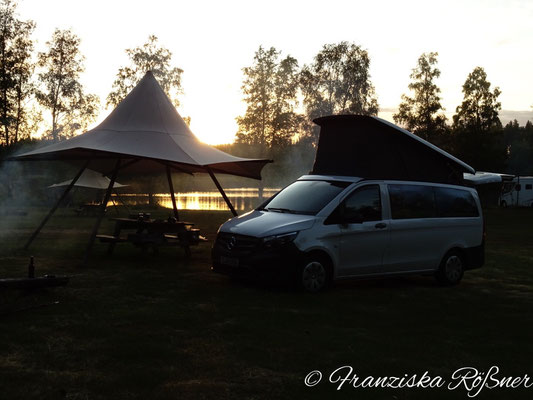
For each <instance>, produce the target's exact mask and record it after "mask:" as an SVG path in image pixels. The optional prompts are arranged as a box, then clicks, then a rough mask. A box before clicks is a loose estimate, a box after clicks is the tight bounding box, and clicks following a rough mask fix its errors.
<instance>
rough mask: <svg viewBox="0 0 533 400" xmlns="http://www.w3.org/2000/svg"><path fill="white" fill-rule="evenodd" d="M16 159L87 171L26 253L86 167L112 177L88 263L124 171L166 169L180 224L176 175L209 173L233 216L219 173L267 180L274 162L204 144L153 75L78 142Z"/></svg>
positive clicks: (55, 207)
mask: <svg viewBox="0 0 533 400" xmlns="http://www.w3.org/2000/svg"><path fill="white" fill-rule="evenodd" d="M11 159H13V160H20V161H32V160H63V161H68V162H72V163H75V164H77V165H80V167H81V168H80V170H79V172H78V173H77V175H76V176H75V177H74V179H73V180H72V182H71V183H70V184H69V185H68V186H67V188H66V190H65V192H64V193H63V196H61V198H60V199H59V200H58V202H57V203H56V205H55V206H54V207H53V208H52V210H50V212H49V214H48V215H47V216H46V217H45V219H44V220H43V221H42V223H41V225H40V226H39V227H38V228H37V230H36V231H35V232H34V234H33V235H32V236H31V237H30V239H29V240H28V242H27V243H26V245H25V248H28V247H29V245H30V244H31V242H32V241H33V239H34V238H35V237H36V236H37V235H38V233H39V231H40V230H41V229H42V227H43V226H44V225H45V224H46V222H47V221H48V219H49V218H50V217H51V215H52V214H53V213H54V211H55V210H56V209H57V207H58V205H59V204H60V203H61V201H62V200H63V199H64V198H65V197H66V195H67V193H68V192H69V191H70V189H71V188H72V186H73V185H75V183H76V181H77V180H78V179H79V178H80V176H81V175H82V173H83V171H84V170H85V169H86V168H90V169H92V170H95V171H98V172H100V173H101V174H102V175H110V176H111V178H110V181H109V186H108V188H107V191H106V195H105V197H104V200H103V202H102V208H101V212H100V214H99V217H98V218H97V221H96V222H95V226H94V228H93V232H92V234H91V237H90V240H89V244H88V247H87V251H86V255H85V261H84V262H86V261H87V259H88V256H89V254H90V251H91V249H92V246H93V243H94V240H95V237H96V234H97V232H98V228H99V226H100V222H101V220H102V217H103V215H104V211H105V205H106V204H107V202H108V201H109V197H110V195H111V189H112V188H113V185H114V183H115V180H116V178H117V175H118V173H119V172H121V173H122V172H124V171H127V172H128V173H139V174H147V173H153V172H157V171H161V170H166V174H167V179H168V184H169V189H170V194H171V198H172V204H173V209H174V214H175V217H176V219H179V218H178V210H177V207H176V200H175V197H174V188H173V184H172V177H171V172H172V171H176V172H185V173H189V174H193V173H196V172H205V173H208V174H209V175H210V177H211V178H212V179H213V182H214V183H215V185H216V186H217V188H218V190H219V191H220V193H221V195H222V197H223V198H224V200H225V201H226V203H227V205H228V207H229V209H230V210H231V212H232V213H233V215H237V213H236V211H235V209H234V207H233V205H232V204H231V202H230V201H229V199H228V197H227V196H226V194H225V193H224V190H223V189H222V187H221V186H220V183H219V182H218V180H217V179H216V177H215V173H223V174H231V175H237V176H242V177H247V178H253V179H261V170H262V168H263V167H264V166H265V164H267V163H269V162H272V161H271V160H266V159H247V158H240V157H235V156H232V155H230V154H227V153H224V152H223V151H220V150H218V149H215V148H213V147H211V146H209V145H207V144H204V143H201V142H200V141H199V140H198V139H197V138H196V137H195V136H194V134H193V133H192V132H191V130H190V129H189V127H188V126H187V124H186V123H185V121H183V119H182V118H181V116H180V115H179V113H178V112H177V110H176V108H175V107H174V105H173V104H172V102H171V101H170V100H169V98H168V97H167V95H166V94H165V92H164V91H163V89H162V88H161V86H160V85H159V83H158V82H157V80H156V79H155V78H154V76H153V74H152V73H151V72H150V71H148V72H147V73H146V75H145V76H144V77H143V79H142V80H141V81H140V82H139V83H138V84H137V86H136V87H135V88H134V89H133V90H132V91H131V92H130V93H129V94H128V96H126V98H125V99H124V100H123V101H122V102H121V103H120V104H119V105H118V106H117V107H116V108H115V109H114V110H113V111H112V112H111V114H109V116H108V117H107V118H106V119H105V120H104V121H103V122H102V123H101V124H100V125H98V126H97V127H96V128H94V129H92V130H90V131H88V132H86V133H84V134H82V135H79V136H76V137H74V138H72V139H69V140H66V141H63V142H59V143H54V144H51V145H48V146H44V147H42V148H39V149H36V150H33V151H30V152H27V153H23V154H19V155H16V156H14V157H12V158H11Z"/></svg>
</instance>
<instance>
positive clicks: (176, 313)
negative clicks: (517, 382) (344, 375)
mask: <svg viewBox="0 0 533 400" xmlns="http://www.w3.org/2000/svg"><path fill="white" fill-rule="evenodd" d="M43 212H44V210H39V209H34V210H30V213H29V215H28V216H26V217H2V221H1V223H0V224H1V225H0V277H15V276H24V274H25V273H26V267H27V263H28V258H29V256H30V255H34V256H35V261H36V272H37V274H38V275H42V274H45V273H53V274H58V275H59V274H68V275H72V279H71V282H70V284H69V285H68V286H67V287H64V288H56V289H49V290H43V291H38V292H33V293H27V292H20V291H16V292H14V291H3V292H0V302H1V303H0V399H61V398H67V399H240V398H246V399H274V398H286V399H300V398H317V399H318V398H350V399H355V398H358V399H367V398H369V399H429V398H431V399H433V398H442V399H456V398H457V399H466V398H467V396H466V392H465V391H464V390H455V391H448V390H442V389H435V390H423V389H410V390H402V391H399V390H391V389H388V390H384V389H353V388H351V387H349V386H348V384H346V385H345V386H344V387H343V388H342V390H340V391H336V390H335V389H336V387H335V386H334V385H332V384H328V383H327V382H322V383H321V384H319V385H317V386H316V387H314V388H312V389H310V388H306V387H305V386H304V384H303V379H304V377H305V376H306V375H307V373H309V372H310V371H311V370H315V369H318V370H321V371H322V372H323V373H324V377H325V379H327V376H328V375H329V373H331V372H332V371H333V370H334V369H336V368H338V367H340V366H342V365H351V366H353V368H354V370H355V372H356V373H357V374H358V375H359V376H363V377H365V376H368V375H373V376H391V375H397V376H403V375H404V374H409V375H412V374H418V375H420V374H422V373H423V372H424V371H429V374H430V375H431V376H437V375H440V376H442V377H443V378H444V379H447V380H449V378H450V376H451V374H452V373H453V371H455V370H456V369H458V368H460V367H464V366H474V367H476V368H478V369H480V370H483V371H485V370H487V369H488V368H489V367H490V366H492V365H497V366H499V367H500V368H501V370H502V375H506V376H509V375H513V376H523V375H524V374H526V373H527V374H528V375H530V376H531V375H533V364H532V363H531V360H532V359H533V346H532V345H531V339H532V332H533V317H532V313H533V273H532V269H533V246H532V243H533V228H532V226H533V210H530V209H523V210H521V209H514V210H513V209H507V210H489V211H488V212H486V220H487V231H488V237H487V246H486V249H487V252H486V265H485V267H483V268H482V269H479V270H475V271H469V272H467V273H466V274H465V277H464V279H463V282H462V283H461V284H460V285H459V286H458V287H454V288H441V287H439V286H437V285H436V284H435V282H434V281H433V279H431V278H424V277H410V278H398V279H384V280H374V281H352V282H343V283H340V284H337V285H336V286H335V287H334V288H332V289H331V290H329V291H327V292H325V293H322V294H319V295H309V294H305V293H299V292H295V291H292V290H290V289H287V288H283V287H270V286H267V285H258V284H244V283H238V282H234V281H231V280H229V279H228V278H226V277H224V276H219V275H216V274H213V273H211V271H210V246H211V243H212V242H209V243H205V244H201V245H200V246H198V247H196V248H194V249H193V255H192V258H191V259H190V261H187V260H186V259H185V257H184V255H183V254H182V251H180V250H179V249H176V248H164V249H162V250H161V251H160V254H159V255H158V256H153V255H152V254H148V255H145V256H143V255H142V254H141V252H140V251H139V250H138V249H135V248H133V247H130V245H129V244H122V245H117V247H116V251H115V254H114V255H113V256H112V257H111V258H110V257H107V256H106V254H105V251H106V246H105V245H102V244H100V243H98V242H97V243H95V247H94V252H93V255H92V257H91V259H90V262H89V265H88V267H87V268H80V267H79V263H80V260H81V259H82V256H83V252H84V249H85V246H86V244H87V240H88V232H89V231H90V229H91V227H92V224H93V223H94V219H92V218H82V217H74V216H72V215H71V213H72V212H71V211H70V210H60V211H59V212H58V214H57V216H54V218H52V219H51V221H50V222H49V224H48V225H47V226H46V227H45V228H44V229H43V232H42V234H41V235H40V236H39V237H38V238H37V240H36V241H35V242H34V244H33V245H32V247H31V248H30V250H29V251H22V250H20V248H21V247H22V245H23V244H24V241H25V240H26V239H27V237H28V236H29V234H30V233H31V230H32V229H33V228H35V226H36V225H37V223H38V221H39V218H41V217H42V216H43V215H44V214H43ZM166 213H168V211H154V212H152V214H153V215H154V214H155V216H160V217H165V216H166ZM109 216H111V217H112V216H113V214H110V215H109ZM229 217H230V215H229V213H226V212H193V211H190V212H184V215H183V216H182V219H184V220H191V221H193V222H195V223H196V225H197V226H198V227H200V228H201V229H202V232H203V233H204V234H206V235H207V237H208V238H209V239H210V240H212V239H213V238H214V236H215V234H216V230H217V228H218V226H219V225H220V224H221V223H222V222H224V221H225V220H226V219H227V218H229ZM100 231H101V232H111V231H112V223H111V222H109V221H107V220H106V221H104V223H103V224H102V227H101V230H100ZM55 301H59V304H53V303H54V302H55ZM42 305H45V306H42ZM40 306H41V307H40ZM532 391H533V389H529V391H524V390H509V389H508V390H497V391H495V390H491V391H489V390H485V391H483V392H482V394H481V395H480V396H478V397H477V398H481V399H484V398H495V399H500V398H506V399H514V398H530V397H531V393H532Z"/></svg>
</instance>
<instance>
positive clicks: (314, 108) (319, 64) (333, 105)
mask: <svg viewBox="0 0 533 400" xmlns="http://www.w3.org/2000/svg"><path fill="white" fill-rule="evenodd" d="M369 68H370V58H369V56H368V52H367V51H366V50H363V49H362V48H361V47H360V46H358V45H356V44H354V43H348V42H340V43H338V44H326V45H324V46H323V47H322V50H321V51H320V52H319V53H318V54H317V55H316V56H315V58H314V61H313V63H312V64H311V65H305V66H304V67H303V69H302V72H301V76H300V83H301V89H302V93H303V96H304V105H305V108H306V111H307V115H308V116H309V118H310V119H314V118H317V117H320V116H324V115H331V114H363V115H377V113H378V110H379V106H378V102H377V98H376V94H375V89H374V86H373V85H372V83H371V81H370V73H369Z"/></svg>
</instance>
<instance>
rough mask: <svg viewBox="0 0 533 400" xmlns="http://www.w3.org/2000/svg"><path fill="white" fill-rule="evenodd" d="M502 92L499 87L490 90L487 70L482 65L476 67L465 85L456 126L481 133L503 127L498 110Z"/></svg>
mask: <svg viewBox="0 0 533 400" xmlns="http://www.w3.org/2000/svg"><path fill="white" fill-rule="evenodd" d="M500 94H501V91H500V89H499V88H498V87H496V88H494V90H493V91H491V90H490V82H489V81H487V73H486V72H485V70H484V69H483V68H481V67H476V68H474V70H473V71H472V72H471V73H470V74H468V78H467V79H466V81H465V83H464V85H463V95H464V99H463V102H462V104H461V105H460V106H458V107H457V109H456V114H455V115H454V116H453V125H454V128H456V129H457V128H459V129H466V130H469V131H471V132H480V133H481V132H488V131H490V130H491V129H493V128H501V126H502V125H501V122H500V119H499V117H498V111H500V110H501V108H502V106H501V103H500V102H498V96H500Z"/></svg>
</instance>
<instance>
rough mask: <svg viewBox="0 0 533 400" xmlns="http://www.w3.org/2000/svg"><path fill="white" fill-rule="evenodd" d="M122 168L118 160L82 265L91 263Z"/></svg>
mask: <svg viewBox="0 0 533 400" xmlns="http://www.w3.org/2000/svg"><path fill="white" fill-rule="evenodd" d="M119 167H120V158H119V159H118V160H117V163H116V165H115V169H114V171H113V175H112V176H111V180H110V181H109V186H108V187H107V191H106V192H105V196H104V200H103V201H102V205H101V206H100V214H99V215H98V217H97V218H96V222H95V223H94V227H93V231H92V233H91V237H90V238H89V244H88V245H87V250H86V251H85V257H84V258H83V263H82V265H83V266H85V265H87V261H89V255H90V254H91V250H92V248H93V244H94V239H96V234H97V233H98V228H99V227H100V223H101V222H102V218H103V217H104V214H105V209H106V207H107V202H108V201H109V198H110V197H111V192H112V191H113V186H114V185H115V180H116V179H117V175H118V170H119Z"/></svg>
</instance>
